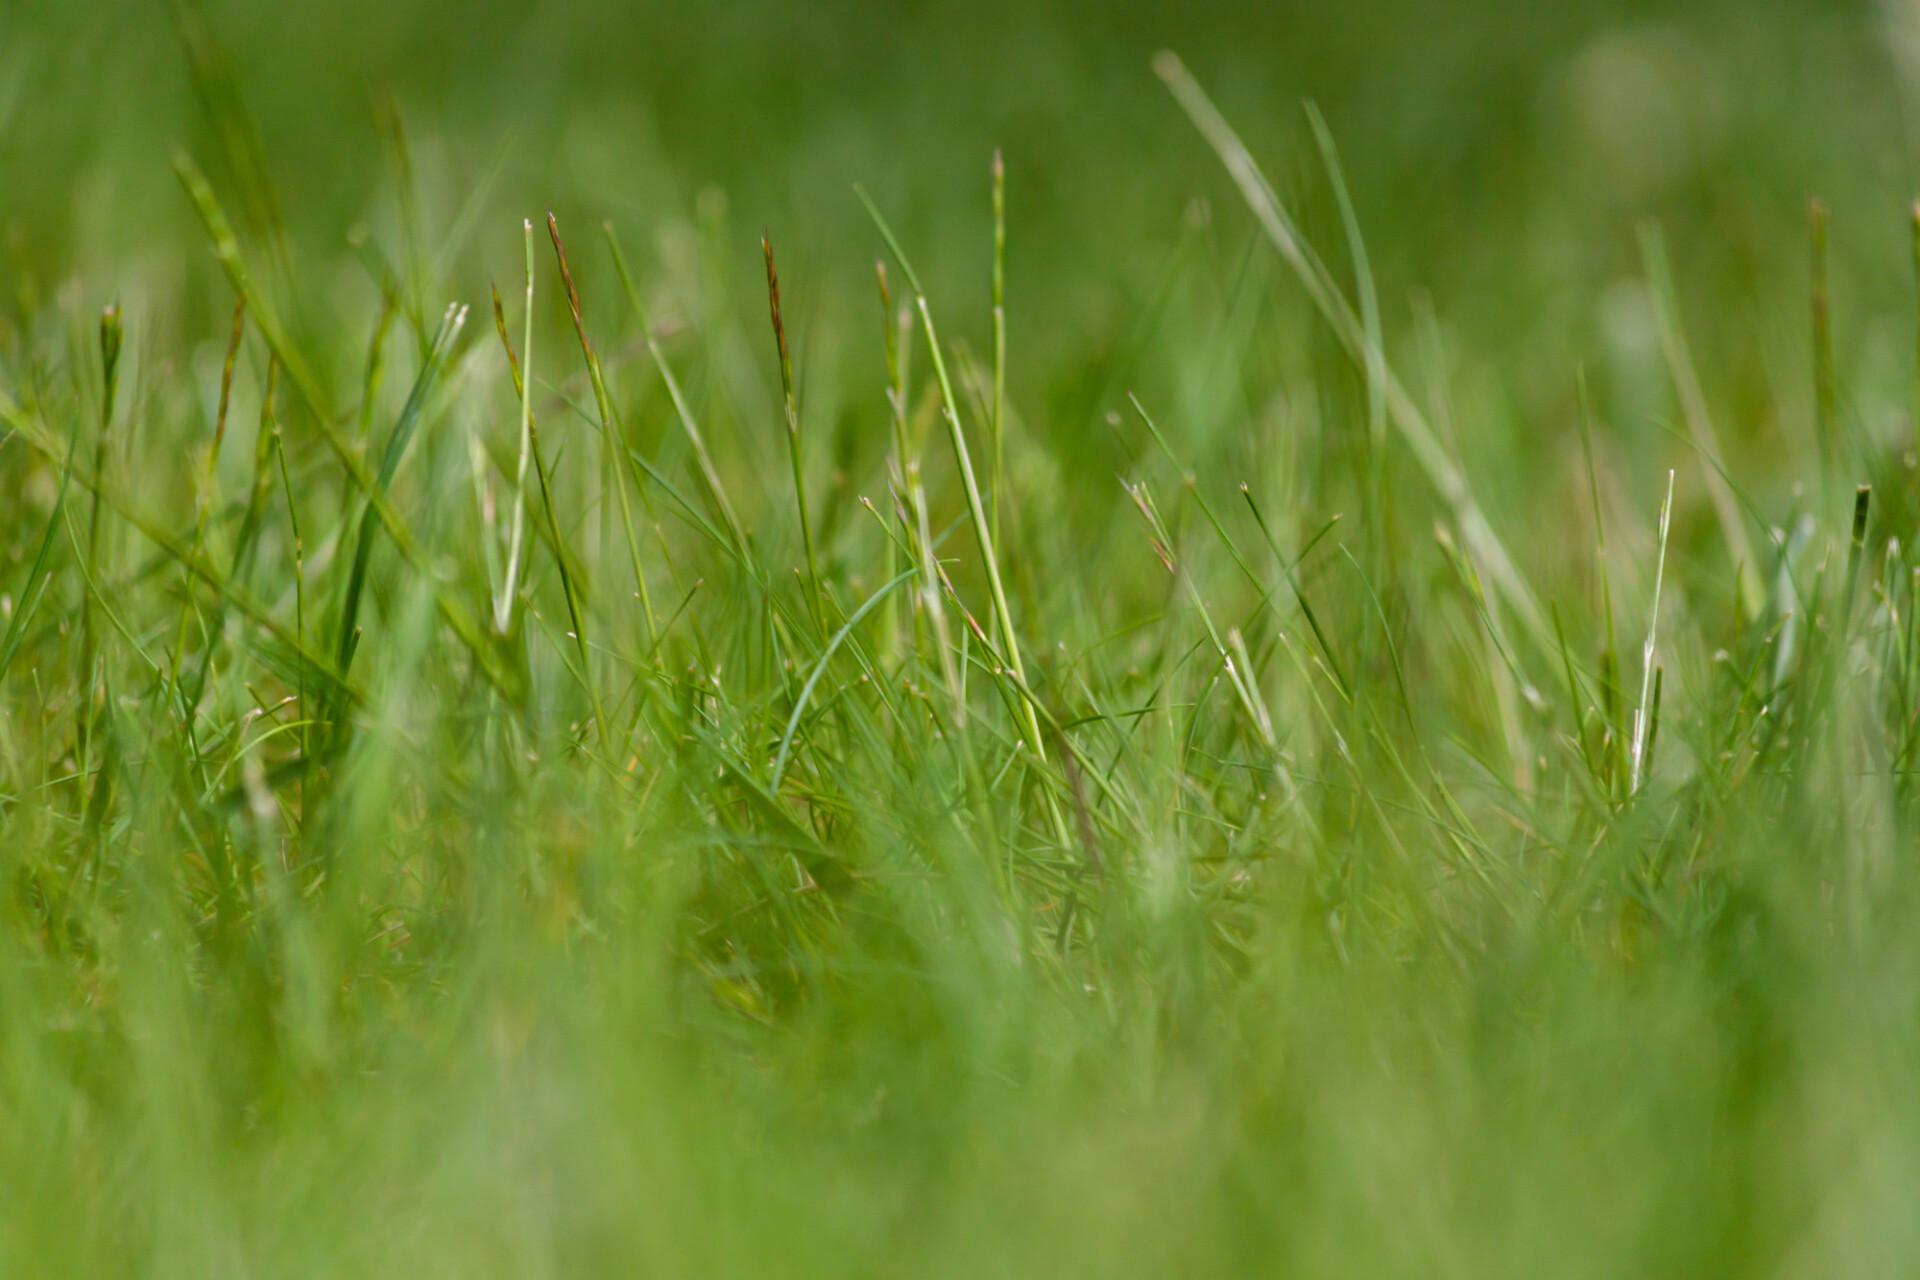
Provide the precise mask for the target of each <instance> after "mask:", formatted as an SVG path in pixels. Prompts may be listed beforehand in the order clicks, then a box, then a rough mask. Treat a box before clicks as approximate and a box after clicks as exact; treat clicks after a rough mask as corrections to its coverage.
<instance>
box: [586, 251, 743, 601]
mask: <svg viewBox="0 0 1920 1280" xmlns="http://www.w3.org/2000/svg"><path fill="white" fill-rule="evenodd" d="M603 230H604V231H605V232H606V236H607V248H608V249H609V250H611V251H612V253H613V269H614V270H615V271H616V272H618V273H619V276H620V284H621V286H622V287H624V288H625V289H626V291H627V304H628V305H629V306H631V307H632V308H633V317H634V319H635V320H637V321H639V323H640V336H641V337H642V338H643V339H645V341H646V344H647V354H649V355H650V356H652V357H653V364H654V367H655V368H656V369H658V370H659V371H660V380H661V381H662V382H664V383H666V387H667V396H668V398H669V399H671V400H672V401H673V411H674V413H675V415H676V416H678V418H679V419H680V427H681V429H682V430H683V431H685V432H686V433H687V443H689V444H691V445H692V446H693V456H694V458H695V460H696V461H697V462H698V463H699V464H700V478H701V479H702V480H703V481H705V483H706V486H707V494H708V496H709V497H710V498H711V499H712V501H713V505H714V507H715V508H716V509H717V510H718V511H719V513H720V518H721V520H723V521H724V522H725V523H726V526H727V533H728V535H729V536H730V537H731V538H732V539H733V542H734V546H735V547H736V548H737V549H738V550H739V552H740V557H741V562H742V564H743V565H745V564H750V563H751V548H750V546H749V544H748V542H747V534H746V529H745V528H744V527H743V526H742V525H741V523H740V517H739V516H738V515H736V514H735V513H734V509H733V503H732V502H731V501H729V500H728V498H727V487H726V485H725V484H724V483H723V482H722V481H721V479H720V469H719V468H718V467H716V466H714V464H713V455H712V454H710V453H708V452H707V439H706V436H705V435H704V434H702V432H701V430H700V424H699V423H698V422H696V421H695V420H694V416H693V411H692V410H691V409H689V408H688V407H687V397H686V395H685V394H684V393H683V392H682V391H681V390H680V380H679V379H678V378H676V377H674V376H673V366H671V365H669V364H668V363H667V358H666V356H665V355H663V354H662V353H661V351H660V343H659V341H658V340H657V339H655V338H654V336H653V326H652V325H651V324H649V323H648V321H647V312H646V308H645V307H643V306H642V305H641V303H640V291H639V290H638V289H636V288H634V284H633V276H632V274H631V273H630V272H629V271H628V270H627V257H626V255H625V254H624V253H622V252H621V251H620V240H619V238H618V237H617V236H615V235H614V231H613V224H612V223H611V222H609V223H606V224H604V226H603Z"/></svg>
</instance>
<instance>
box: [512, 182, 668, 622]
mask: <svg viewBox="0 0 1920 1280" xmlns="http://www.w3.org/2000/svg"><path fill="white" fill-rule="evenodd" d="M547 234H548V236H550V237H551V238H552V240H553V253H554V256H555V257H556V258H558V259H559V260H560V283H561V284H562V286H564V287H565V289H566V292H567V310H568V312H569V313H570V314H571V315H572V316H573V331H574V334H575V335H576V336H577V337H578V338H579V339H580V350H581V351H582V352H584V353H585V355H586V359H587V377H588V379H589V380H590V381H591V382H592V383H593V401H594V405H595V407H597V408H598V409H599V411H600V431H601V434H602V436H603V437H604V438H605V440H606V447H607V452H608V465H609V466H610V467H611V469H612V471H613V489H614V493H615V495H616V496H617V497H618V499H619V503H620V531H621V533H622V534H624V535H625V536H626V540H627V555H628V557H629V558H630V559H631V560H632V562H633V581H634V586H635V587H636V589H637V590H638V592H639V595H640V611H641V613H642V614H643V615H645V618H646V623H647V645H648V647H649V648H651V647H652V645H653V639H654V637H655V636H656V635H658V634H659V632H660V627H659V624H658V622H657V621H656V620H655V619H654V615H653V597H652V595H651V594H649V592H648V590H647V575H646V572H645V571H644V570H643V569H642V568H641V567H640V544H639V542H638V541H637V540H636V539H635V538H634V534H633V508H632V505H631V504H630V503H629V502H628V501H627V483H626V480H625V479H624V478H623V476H624V471H625V467H624V465H623V464H624V462H625V459H624V458H623V457H622V450H621V448H620V437H619V433H618V432H617V430H616V429H615V427H614V425H613V398H612V396H610V395H609V394H608V393H607V379H606V376H605V374H604V373H602V371H601V368H600V357H599V355H598V354H597V353H596V352H595V351H594V349H593V343H592V342H591V341H590V340H589V339H588V338H587V323H586V320H585V318H584V317H583V316H582V315H581V312H580V291H579V290H578V289H576V288H575V287H574V284H573V270H572V268H571V267H569V266H568V265H567V250H566V246H565V245H563V244H561V242H560V224H559V222H558V221H556V220H555V219H554V216H553V214H552V213H551V212H549V213H548V214H547ZM522 395H523V396H524V395H525V391H524V389H523V390H522Z"/></svg>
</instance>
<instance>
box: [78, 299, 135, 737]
mask: <svg viewBox="0 0 1920 1280" xmlns="http://www.w3.org/2000/svg"><path fill="white" fill-rule="evenodd" d="M125 337H126V334H125V330H124V329H122V327H121V324H120V304H119V303H117V302H116V303H114V304H112V305H111V306H109V307H107V308H106V309H105V310H104V311H102V312H101V313H100V375H101V383H100V430H99V432H98V434H97V435H96V436H95V437H94V444H93V474H94V475H95V476H101V477H104V476H105V475H106V472H107V440H108V437H109V435H110V434H111V432H112V429H113V404H114V400H115V398H116V396H117V395H118V393H119V390H120V349H121V346H122V345H123V343H124V342H125ZM100 506H101V503H100V494H99V491H98V490H96V491H95V492H94V495H93V502H92V505H91V507H90V509H89V511H88V514H87V563H86V575H87V581H88V582H89V584H91V583H96V582H99V581H100V562H99V557H100ZM93 608H94V591H93V588H92V587H91V585H90V586H89V587H88V589H87V590H86V591H85V592H83V593H82V594H81V597H80V679H81V692H82V697H81V701H80V719H79V724H78V725H77V728H76V736H77V740H76V747H75V751H76V754H77V755H78V757H79V760H80V767H81V769H83V770H84V769H86V768H88V767H89V766H88V764H87V755H88V747H89V744H90V743H91V741H92V737H93V713H94V703H95V701H96V694H95V681H94V670H93V669H94V660H95V647H96V637H95V635H94V628H93Z"/></svg>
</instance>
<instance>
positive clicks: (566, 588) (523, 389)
mask: <svg viewBox="0 0 1920 1280" xmlns="http://www.w3.org/2000/svg"><path fill="white" fill-rule="evenodd" d="M521 230H522V233H523V238H524V241H525V246H526V259H527V261H526V271H527V297H528V299H529V301H531V299H532V297H533V278H534V271H533V220H532V219H531V218H528V219H524V220H523V221H522V223H521ZM528 311H529V313H531V311H532V307H531V305H529V307H528ZM493 326H494V329H495V331H496V332H497V333H499V335H500V345H501V347H503V348H504V349H505V350H506V353H507V369H508V371H509V372H510V373H511V374H512V376H513V389H514V391H515V392H516V393H517V394H518V395H519V397H520V400H521V403H522V404H523V405H524V404H527V403H528V402H529V401H528V394H529V392H528V389H529V388H530V387H532V386H533V367H532V365H531V364H529V365H527V366H526V367H525V368H524V369H523V368H522V367H521V364H520V360H519V358H518V357H517V356H515V355H514V351H513V341H512V340H511V339H510V338H508V337H507V317H506V312H505V310H504V309H503V308H502V307H501V306H500V292H499V290H497V289H496V290H494V293H493ZM529 327H530V326H529ZM526 423H527V450H528V452H529V453H531V454H532V455H533V472H534V475H535V476H536V477H537V478H538V479H539V481H540V503H541V506H542V507H543V508H544V509H545V511H546V513H547V536H548V537H550V538H552V539H553V561H554V565H555V567H556V569H557V570H558V572H559V574H560V594H561V595H562V596H563V597H564V598H565V600H566V604H567V622H568V623H569V624H570V625H571V626H572V628H573V630H572V635H573V646H574V652H575V655H576V656H577V657H578V659H579V663H580V670H579V672H578V678H579V680H580V683H581V685H582V686H583V687H584V688H585V689H586V691H587V701H588V703H589V704H590V705H591V706H592V708H593V719H594V723H595V724H596V725H599V726H600V728H601V733H602V735H603V736H602V738H601V748H602V751H603V752H606V753H607V758H608V759H609V760H611V759H612V755H611V751H610V744H611V743H612V737H611V734H610V732H609V731H608V729H607V727H606V715H605V712H604V709H603V708H602V706H601V704H600V687H599V685H598V683H597V682H595V680H594V678H593V664H592V662H591V661H590V660H589V658H588V656H587V630H586V627H585V625H584V624H583V622H582V619H581V616H580V597H579V591H578V590H577V588H576V587H575V584H574V581H573V575H572V573H571V572H570V571H569V570H568V569H567V544H566V541H565V539H563V538H562V537H561V535H560V517H559V514H558V513H557V512H556V511H555V510H554V505H553V482H552V480H551V479H550V478H549V477H548V474H547V464H546V461H545V460H544V459H542V458H541V456H540V428H539V426H538V424H537V423H536V422H535V421H534V418H533V415H532V413H531V412H529V413H528V414H527V419H526Z"/></svg>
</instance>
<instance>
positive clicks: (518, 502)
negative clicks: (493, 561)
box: [493, 218, 533, 635]
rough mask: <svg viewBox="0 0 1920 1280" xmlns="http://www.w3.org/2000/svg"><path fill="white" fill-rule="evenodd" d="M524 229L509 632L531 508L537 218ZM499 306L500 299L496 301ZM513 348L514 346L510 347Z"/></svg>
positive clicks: (498, 618) (504, 615)
mask: <svg viewBox="0 0 1920 1280" xmlns="http://www.w3.org/2000/svg"><path fill="white" fill-rule="evenodd" d="M521 231H522V233H523V236H524V238H525V240H526V242H527V297H526V316H525V318H524V321H523V324H522V326H521V336H520V357H521V359H522V360H524V361H525V362H526V376H525V377H521V376H519V375H518V374H517V373H516V375H515V377H514V383H515V384H516V389H517V390H518V391H519V393H520V457H519V460H518V461H517V462H516V463H515V464H514V469H513V524H512V527H511V530H510V532H509V533H508V535H507V575H506V580H505V581H504V583H503V584H502V585H501V588H500V598H499V600H498V601H497V602H495V604H494V607H493V627H494V630H496V631H498V632H499V633H500V634H502V635H505V634H507V632H508V631H509V630H510V629H511V627H512V624H513V597H514V592H515V590H516V587H517V584H518V581H519V573H520V541H521V537H522V535H523V534H524V533H525V527H524V526H525V516H526V510H527V493H526V490H527V460H528V458H529V457H530V456H531V454H532V453H533V220H532V219H531V218H527V219H522V222H521ZM496 305H497V300H496ZM509 350H511V348H509Z"/></svg>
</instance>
